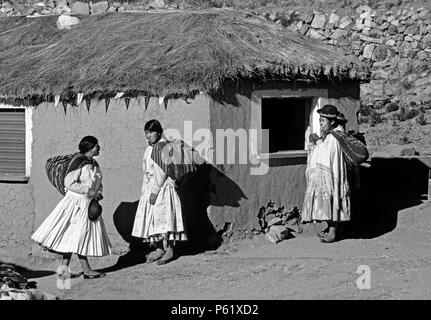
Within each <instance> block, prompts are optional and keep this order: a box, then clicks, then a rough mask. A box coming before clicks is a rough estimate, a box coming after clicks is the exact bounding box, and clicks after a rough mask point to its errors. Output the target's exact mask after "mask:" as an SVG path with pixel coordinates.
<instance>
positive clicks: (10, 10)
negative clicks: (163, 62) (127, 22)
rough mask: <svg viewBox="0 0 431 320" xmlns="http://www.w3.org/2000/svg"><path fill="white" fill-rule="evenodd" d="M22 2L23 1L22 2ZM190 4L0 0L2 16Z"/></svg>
mask: <svg viewBox="0 0 431 320" xmlns="http://www.w3.org/2000/svg"><path fill="white" fill-rule="evenodd" d="M20 1H21V2H22V3H21V2H20ZM189 8H190V6H189V5H188V4H187V3H186V2H183V3H181V4H179V5H177V4H175V3H171V4H166V3H165V1H163V0H154V1H146V0H141V1H134V2H133V3H128V2H118V1H117V2H110V1H109V2H108V1H98V2H92V1H90V2H88V3H87V2H83V1H73V0H46V1H40V0H39V1H38V0H30V1H28V0H25V1H24V0H0V17H7V16H21V15H26V16H31V17H37V16H43V15H61V14H82V15H89V14H100V13H106V12H123V11H139V10H151V9H189Z"/></svg>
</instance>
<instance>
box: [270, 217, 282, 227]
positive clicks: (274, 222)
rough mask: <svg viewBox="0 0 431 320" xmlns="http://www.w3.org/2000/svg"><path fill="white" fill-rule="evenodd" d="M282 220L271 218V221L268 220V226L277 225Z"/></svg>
mask: <svg viewBox="0 0 431 320" xmlns="http://www.w3.org/2000/svg"><path fill="white" fill-rule="evenodd" d="M282 223H283V220H282V219H281V218H278V217H276V218H273V219H272V220H271V221H269V222H268V227H271V226H274V225H279V224H282Z"/></svg>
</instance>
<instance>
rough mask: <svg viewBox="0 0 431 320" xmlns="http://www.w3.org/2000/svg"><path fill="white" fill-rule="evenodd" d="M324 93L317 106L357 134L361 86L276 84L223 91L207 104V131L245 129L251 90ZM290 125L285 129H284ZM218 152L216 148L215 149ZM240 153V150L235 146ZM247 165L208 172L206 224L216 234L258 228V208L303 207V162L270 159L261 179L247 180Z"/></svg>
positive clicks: (302, 158) (222, 166)
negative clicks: (336, 112)
mask: <svg viewBox="0 0 431 320" xmlns="http://www.w3.org/2000/svg"><path fill="white" fill-rule="evenodd" d="M316 89H317V90H321V89H325V90H327V96H326V97H325V98H322V99H321V101H320V103H321V105H323V104H325V103H333V104H335V105H336V106H337V107H338V108H339V109H340V111H341V112H343V113H345V115H346V117H347V119H348V120H349V123H348V125H347V129H348V130H351V129H355V130H357V129H358V124H357V117H356V113H357V112H358V110H359V100H358V99H359V83H356V82H346V83H343V84H342V85H339V84H338V85H337V84H333V83H318V84H317V83H309V84H306V83H299V82H297V83H295V84H293V83H288V82H285V83H274V84H267V85H261V86H256V85H254V86H253V85H251V84H243V85H241V86H239V87H237V88H225V90H224V94H223V95H220V96H214V97H213V100H212V102H211V107H210V110H211V115H210V117H211V130H212V132H213V135H214V136H215V132H216V129H228V128H232V129H233V130H237V129H240V128H244V129H249V128H250V127H251V124H252V122H253V121H252V119H251V103H252V102H251V96H252V92H253V90H254V91H256V90H267V91H271V90H273V91H274V92H277V91H280V90H295V91H298V90H304V92H305V91H306V90H316ZM286 125H288V123H286ZM219 147H220V146H216V148H219ZM237 150H238V146H237ZM250 167H251V166H250V165H249V164H248V165H247V164H245V165H244V164H215V165H214V166H213V168H212V171H211V181H212V184H213V192H212V193H211V200H210V204H211V205H210V207H209V218H210V220H211V222H212V223H213V225H214V227H215V229H216V230H221V229H223V228H226V227H227V230H228V231H232V230H247V229H252V228H253V227H258V224H257V223H258V222H257V219H256V216H257V214H258V211H259V208H260V207H262V206H264V205H266V204H267V203H268V201H269V200H273V201H275V202H277V203H279V204H283V205H285V206H286V207H287V208H290V207H293V206H298V207H299V208H301V207H302V202H303V196H304V191H305V187H306V181H305V167H306V156H300V157H294V158H281V159H270V160H269V170H268V172H267V173H266V174H265V175H251V174H250Z"/></svg>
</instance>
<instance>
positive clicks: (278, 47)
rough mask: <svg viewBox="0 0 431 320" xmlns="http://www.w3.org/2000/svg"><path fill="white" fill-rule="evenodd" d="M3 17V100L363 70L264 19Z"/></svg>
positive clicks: (226, 14) (232, 15) (212, 14)
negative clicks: (62, 23) (64, 25)
mask: <svg viewBox="0 0 431 320" xmlns="http://www.w3.org/2000/svg"><path fill="white" fill-rule="evenodd" d="M79 18H80V19H81V22H80V24H78V25H77V26H75V27H74V28H72V29H71V30H58V29H57V28H56V19H57V17H55V16H51V17H39V18H31V19H30V18H24V17H11V18H3V19H0V95H2V96H8V97H13V98H18V97H25V96H49V95H56V94H61V95H68V94H71V93H75V94H76V93H77V92H83V93H84V94H86V95H87V94H98V95H100V94H115V93H117V92H131V91H134V92H145V93H147V94H150V95H164V96H166V95H172V94H176V95H178V94H180V95H182V94H184V95H187V94H190V93H191V92H195V91H204V92H211V91H213V90H218V89H220V88H221V86H222V85H223V83H224V82H225V81H228V80H229V81H230V80H233V81H236V80H238V79H259V80H262V81H265V80H268V79H275V78H277V79H293V78H305V79H337V80H343V79H355V80H366V79H367V78H368V77H369V70H368V69H367V68H366V67H364V66H363V65H361V64H360V63H359V62H357V61H354V60H352V59H350V58H347V57H345V56H342V55H340V54H338V53H336V52H335V51H334V50H331V49H330V48H329V47H328V46H326V45H324V44H322V43H320V42H318V41H315V40H313V39H309V38H306V37H303V36H301V35H299V34H296V33H294V32H291V31H288V30H286V29H284V28H283V27H281V26H278V25H276V24H273V23H271V22H268V21H266V20H265V19H263V18H259V17H255V16H250V15H248V14H245V13H239V12H234V11H229V10H214V9H213V10H206V11H180V12H164V13H115V14H106V15H97V16H86V17H79Z"/></svg>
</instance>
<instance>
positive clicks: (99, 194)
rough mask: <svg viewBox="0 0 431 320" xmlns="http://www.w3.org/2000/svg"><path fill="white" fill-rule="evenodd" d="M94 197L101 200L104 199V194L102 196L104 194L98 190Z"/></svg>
mask: <svg viewBox="0 0 431 320" xmlns="http://www.w3.org/2000/svg"><path fill="white" fill-rule="evenodd" d="M94 199H96V200H97V201H100V200H102V199H103V196H102V194H101V193H99V192H97V193H96V194H95V195H94Z"/></svg>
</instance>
